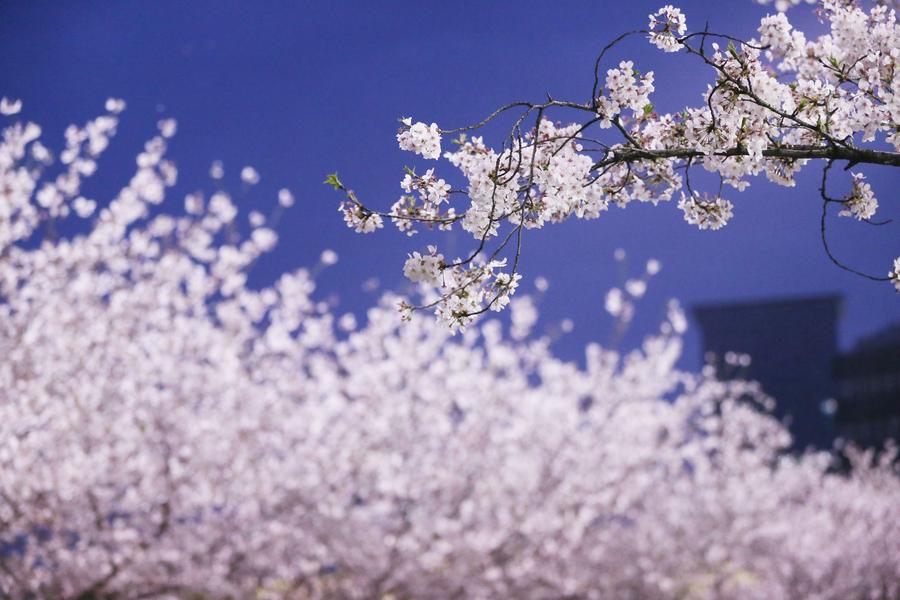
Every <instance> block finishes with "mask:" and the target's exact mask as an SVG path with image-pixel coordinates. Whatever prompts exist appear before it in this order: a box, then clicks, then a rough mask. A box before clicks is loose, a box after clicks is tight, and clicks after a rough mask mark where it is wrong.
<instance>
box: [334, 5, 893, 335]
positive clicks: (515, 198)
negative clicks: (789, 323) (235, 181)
mask: <svg viewBox="0 0 900 600" xmlns="http://www.w3.org/2000/svg"><path fill="white" fill-rule="evenodd" d="M793 3H794V4H796V3H797V2H793ZM788 4H789V3H788V2H782V1H779V2H777V3H776V5H777V6H776V8H778V9H779V10H781V11H783V10H784V9H786V8H787V6H788ZM887 4H890V3H889V2H883V3H874V5H873V3H866V6H869V8H866V6H863V5H862V4H860V3H857V2H850V1H848V0H822V2H821V3H820V10H819V11H818V14H819V16H820V18H821V19H822V21H823V22H824V25H825V31H824V32H823V33H821V34H820V35H816V36H813V35H807V34H806V33H804V32H802V31H800V30H798V29H796V28H795V27H794V26H793V25H792V23H791V22H790V20H789V19H788V17H787V16H786V15H785V14H784V13H783V12H779V13H776V14H773V15H767V16H765V17H763V18H762V19H761V20H760V23H759V27H758V29H757V33H758V38H757V39H749V40H741V39H738V38H736V37H734V36H731V35H728V34H727V33H718V32H713V31H712V30H710V29H709V28H706V29H704V30H702V31H694V32H689V31H688V29H687V23H688V20H687V18H686V17H685V15H684V13H683V12H682V11H681V10H680V9H678V8H676V7H674V6H672V5H666V6H663V7H662V8H661V9H659V10H658V11H656V12H654V13H652V14H650V15H649V29H647V30H644V31H637V32H632V33H626V34H623V35H622V36H620V37H619V38H617V39H616V40H614V41H613V42H612V43H611V44H609V45H608V46H607V47H606V48H605V49H604V50H603V51H602V52H601V53H600V54H599V56H598V57H597V60H596V65H595V69H594V84H593V87H592V89H591V91H590V96H589V100H587V101H584V100H578V101H570V100H559V99H555V98H552V97H548V98H547V100H546V101H541V102H527V101H518V102H511V103H509V104H507V105H505V106H502V107H500V108H499V109H497V110H496V111H495V112H494V113H492V114H490V115H488V116H487V117H486V118H485V119H484V120H482V121H480V122H478V123H475V124H473V125H469V126H465V127H461V128H457V129H441V128H439V127H438V126H437V125H436V124H434V123H432V124H431V125H430V126H426V125H425V124H424V123H422V122H417V123H415V124H413V122H412V119H410V118H406V119H403V120H402V122H403V127H402V129H401V131H400V133H399V134H398V136H397V139H398V142H399V145H400V147H401V149H404V150H408V151H411V152H414V153H417V154H419V155H421V156H424V157H426V158H429V159H438V158H440V142H441V139H442V138H444V137H451V140H452V142H453V144H455V145H456V148H455V149H452V150H448V151H445V152H444V153H443V158H444V159H446V161H447V162H448V163H449V164H450V165H451V166H453V167H455V168H456V169H457V170H458V171H459V175H461V179H460V180H461V181H462V184H461V185H459V186H457V185H456V184H455V183H450V182H451V181H454V178H453V175H451V174H449V173H447V172H445V171H443V170H441V167H442V164H440V163H439V164H438V165H437V166H435V167H430V168H429V169H428V171H427V173H426V175H425V176H422V177H418V176H416V175H415V171H413V170H410V171H409V172H408V173H407V174H406V177H405V178H404V180H403V183H402V187H403V189H404V191H406V192H407V194H408V195H406V196H403V197H401V198H400V200H398V201H397V202H396V203H395V204H394V205H393V206H392V207H391V209H390V211H387V212H379V211H377V210H375V209H372V208H370V207H368V206H366V205H365V204H364V203H363V202H361V201H360V200H359V198H358V197H357V196H356V195H355V194H352V195H351V194H349V193H347V192H348V190H347V189H346V188H344V187H343V186H340V187H338V186H335V187H336V189H339V190H341V191H344V192H345V193H346V195H347V197H348V199H347V200H346V201H345V202H344V203H343V205H342V206H343V207H344V209H343V210H344V211H345V218H346V219H347V222H348V225H350V226H351V227H353V228H354V229H356V230H358V231H359V230H363V231H371V230H374V229H375V228H376V227H375V226H370V227H360V225H361V224H362V223H363V222H365V220H366V219H368V218H371V217H370V215H379V216H380V217H382V218H389V219H392V220H393V221H394V222H395V224H396V225H397V227H398V228H399V229H400V230H401V231H403V232H404V233H407V234H409V235H412V234H413V233H415V232H416V227H417V226H418V225H422V226H427V227H431V228H437V229H439V230H447V229H451V228H452V227H453V226H454V225H456V224H458V225H459V226H460V227H461V228H462V229H463V230H465V231H467V232H469V233H470V234H471V235H472V236H473V238H474V246H473V248H472V250H471V252H470V253H469V254H467V255H465V256H463V257H460V258H459V260H458V261H448V262H447V268H448V269H449V270H452V269H457V268H459V269H462V268H464V267H467V266H468V265H474V264H476V258H478V257H482V261H483V262H482V263H481V264H491V263H493V262H495V261H498V260H502V259H504V258H505V259H506V260H507V262H508V263H509V265H510V267H511V269H512V273H513V274H515V273H516V272H517V269H518V268H519V263H520V259H521V258H523V257H522V253H521V248H522V244H521V240H522V238H523V236H524V235H525V234H526V231H527V230H529V229H535V228H541V227H544V226H546V225H549V224H553V223H558V222H561V221H565V220H568V219H571V218H578V219H596V218H600V217H601V215H602V214H603V212H605V211H607V210H609V209H610V208H611V207H618V208H625V207H627V206H628V205H629V204H630V203H632V202H634V201H638V202H649V203H651V204H654V205H656V204H660V203H667V202H668V201H669V200H671V199H672V198H673V197H675V196H676V194H677V195H678V197H679V198H680V200H679V201H678V202H677V205H678V208H680V209H681V211H682V212H683V214H684V218H685V220H686V221H687V222H688V223H690V224H693V225H695V226H697V227H699V228H700V229H712V230H715V229H720V228H721V227H723V226H725V225H726V224H727V223H728V222H729V220H730V219H731V218H732V216H733V215H734V213H735V212H737V213H738V215H739V211H740V207H739V201H738V199H737V196H738V195H739V194H738V193H740V192H745V193H746V192H747V190H748V188H750V187H751V185H753V184H754V183H755V181H756V179H758V178H759V177H765V178H766V179H768V180H769V181H770V182H773V183H775V184H777V185H782V186H788V187H793V186H795V185H796V176H797V174H798V173H799V172H800V171H801V170H802V169H803V168H805V167H807V166H809V165H813V164H820V165H821V166H822V184H821V186H820V189H819V193H818V195H817V196H818V198H819V200H820V201H821V202H822V203H823V215H824V216H823V219H822V232H823V233H822V242H823V246H824V249H825V251H826V253H827V255H828V257H829V258H830V259H831V260H832V261H833V262H834V263H835V264H836V265H837V266H839V267H841V268H843V269H846V270H848V271H852V272H854V273H857V274H859V275H861V276H864V277H867V278H869V279H874V280H877V281H891V279H890V278H889V277H884V276H879V275H872V274H870V273H868V272H867V271H866V270H865V269H860V268H857V267H855V266H850V265H848V264H847V263H846V262H845V261H844V260H843V259H841V258H839V257H838V256H836V255H835V253H834V252H832V251H831V249H830V247H829V243H828V239H827V232H826V225H827V223H828V219H827V216H828V208H829V206H830V204H832V203H835V204H839V205H840V210H839V211H838V215H839V216H849V217H852V218H854V219H856V220H858V221H862V222H863V223H862V225H861V226H868V225H872V224H878V223H880V221H874V220H873V218H874V217H876V213H877V209H878V200H877V198H876V190H874V189H873V188H872V186H871V185H870V184H869V183H868V182H867V181H865V173H864V172H863V171H861V170H860V169H863V168H871V167H882V168H884V167H888V168H890V167H898V166H900V94H897V93H895V90H896V89H897V87H898V82H897V78H898V76H900V75H898V74H900V66H898V61H900V50H898V48H900V26H898V24H897V21H896V13H895V11H894V10H892V9H890V8H889V7H888V6H887ZM634 33H638V34H641V35H644V36H646V40H645V43H646V41H647V40H649V43H650V44H652V45H654V46H656V47H657V48H659V49H660V50H662V51H664V52H667V53H671V54H674V55H677V56H673V57H672V60H673V61H677V60H696V61H699V62H700V63H701V64H703V65H704V66H706V67H708V68H709V70H710V72H711V74H712V75H713V76H714V79H713V83H712V84H711V85H709V86H708V87H707V88H706V89H705V90H698V96H700V97H701V98H702V102H700V103H698V104H697V105H695V106H688V107H684V108H678V107H672V108H674V109H675V110H674V111H673V112H663V111H661V110H659V109H658V108H657V107H656V106H654V104H653V102H652V101H651V97H652V94H653V92H654V74H653V73H652V72H649V71H648V72H641V71H640V70H639V65H636V64H635V63H634V61H631V60H621V61H619V62H618V64H614V65H612V66H611V67H610V66H609V65H607V64H606V63H605V58H606V53H607V51H608V50H609V49H610V48H612V47H613V46H616V45H617V44H624V43H626V40H629V39H633V35H632V34H634ZM676 67H677V64H676ZM551 115H558V116H559V120H557V119H556V118H553V117H551ZM503 118H508V119H509V121H510V122H511V125H510V128H509V133H508V135H507V136H506V137H505V138H502V139H497V140H496V143H495V144H494V145H491V143H490V142H489V141H488V140H486V139H485V137H484V136H481V135H471V136H470V134H471V133H472V132H473V131H477V130H479V129H481V128H482V127H484V126H485V125H487V124H488V123H495V122H499V121H500V120H502V119H503ZM452 136H457V137H455V138H452ZM835 164H841V166H843V167H844V171H850V173H849V181H850V184H851V187H852V190H851V192H850V193H849V194H848V195H846V196H845V197H843V198H835V197H832V196H830V195H829V190H828V183H829V182H828V177H829V174H830V175H831V177H832V178H834V177H836V176H837V175H836V173H838V172H839V170H838V169H834V170H832V166H833V165H835ZM698 168H702V169H703V170H705V171H707V172H709V173H712V174H713V175H714V176H716V177H717V178H718V179H719V185H718V186H717V188H718V189H717V191H715V192H714V193H713V192H709V191H704V190H701V189H695V187H694V186H693V185H692V182H691V177H690V175H691V172H692V170H696V169H698ZM726 188H728V189H731V190H733V191H734V192H735V193H734V194H731V193H729V192H728V191H727V189H726ZM413 192H415V195H414V194H413ZM726 198H727V199H726ZM348 212H349V214H350V216H349V217H347V215H348ZM378 223H379V225H380V222H378ZM878 271H879V272H882V271H881V269H879V270H878ZM476 273H477V275H476ZM494 276H495V275H494V274H493V273H491V274H488V273H486V272H484V271H479V270H478V268H475V269H473V270H472V271H471V273H470V275H467V276H465V277H460V276H457V277H455V278H447V279H445V280H451V281H454V282H455V285H457V286H458V287H461V288H464V289H463V295H464V296H465V301H464V302H461V300H460V289H458V288H454V287H452V285H453V284H451V285H450V286H449V287H448V286H447V285H442V286H436V287H435V290H434V291H435V292H436V293H437V294H438V295H439V298H438V299H437V300H436V301H432V302H428V303H425V304H421V305H408V306H407V305H405V306H404V310H416V309H426V308H427V309H431V308H434V309H435V312H436V313H437V314H438V315H439V318H441V319H443V320H445V321H448V324H449V325H450V326H451V327H452V328H454V329H456V328H458V327H459V326H460V325H464V324H466V323H469V322H470V321H471V317H472V316H474V315H478V314H481V313H483V312H484V311H485V310H488V309H490V308H495V307H496V306H498V304H497V303H495V301H496V300H500V296H502V295H508V294H509V292H508V291H503V286H494V287H496V288H497V290H498V291H497V292H496V293H495V294H494V295H491V294H490V293H488V294H476V295H475V296H474V297H473V296H472V295H471V294H469V293H468V291H467V290H468V289H469V287H470V285H471V282H472V281H477V282H478V284H479V285H480V286H481V287H482V288H484V289H488V290H489V289H490V288H491V284H490V283H489V282H488V281H487V280H488V279H489V278H491V277H494ZM482 284H484V285H482ZM451 303H452V304H453V307H450V306H449V304H451ZM505 304H506V302H505V301H501V302H499V306H503V305H505ZM448 315H450V318H449V320H448V319H447V316H448Z"/></svg>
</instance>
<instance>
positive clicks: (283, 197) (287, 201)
mask: <svg viewBox="0 0 900 600" xmlns="http://www.w3.org/2000/svg"><path fill="white" fill-rule="evenodd" d="M278 204H279V205H281V206H283V207H284V208H290V207H291V206H293V205H294V195H293V194H292V193H291V190H289V189H287V188H281V189H280V190H278Z"/></svg>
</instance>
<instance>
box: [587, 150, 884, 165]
mask: <svg viewBox="0 0 900 600" xmlns="http://www.w3.org/2000/svg"><path fill="white" fill-rule="evenodd" d="M609 153H610V156H608V157H607V158H605V159H603V160H601V161H600V162H597V163H595V164H594V166H593V167H591V170H592V171H596V170H597V169H602V168H603V167H607V166H609V165H614V164H619V163H632V162H635V161H639V160H661V159H667V158H684V159H690V158H702V157H704V156H718V157H725V158H727V157H738V156H749V153H748V152H747V149H746V148H740V147H736V148H729V149H727V150H721V151H718V152H713V153H712V154H706V153H704V152H701V151H700V150H695V149H693V148H667V149H663V150H649V149H644V148H635V147H631V146H619V147H617V148H613V149H612V150H610V151H609ZM762 155H763V156H764V157H766V158H784V159H788V160H800V159H819V160H831V161H833V160H846V161H848V162H849V163H850V164H870V165H885V166H889V167H900V152H886V151H882V150H868V149H863V148H849V147H845V146H769V147H768V148H765V149H764V150H763V151H762Z"/></svg>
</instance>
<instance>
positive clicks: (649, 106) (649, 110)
mask: <svg viewBox="0 0 900 600" xmlns="http://www.w3.org/2000/svg"><path fill="white" fill-rule="evenodd" d="M652 112H653V103H652V102H649V103H648V104H647V105H646V106H644V115H645V116H646V115H649V114H650V113H652Z"/></svg>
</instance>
